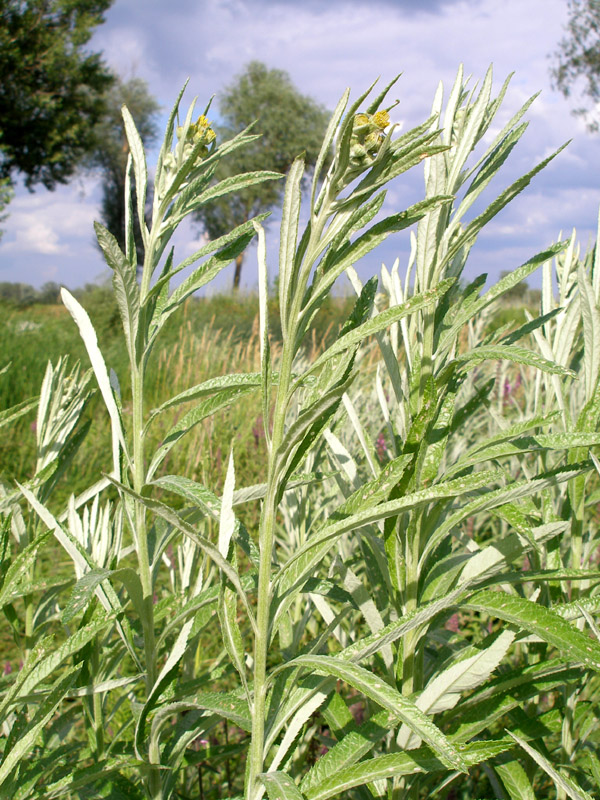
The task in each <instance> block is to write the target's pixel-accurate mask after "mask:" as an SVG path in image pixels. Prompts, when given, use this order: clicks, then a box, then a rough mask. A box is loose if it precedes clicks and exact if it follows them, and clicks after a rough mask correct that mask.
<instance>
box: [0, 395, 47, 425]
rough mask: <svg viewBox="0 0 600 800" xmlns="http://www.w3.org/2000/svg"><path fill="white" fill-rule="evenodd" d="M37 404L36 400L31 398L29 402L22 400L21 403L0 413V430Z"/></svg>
mask: <svg viewBox="0 0 600 800" xmlns="http://www.w3.org/2000/svg"><path fill="white" fill-rule="evenodd" d="M37 404H38V398H37V397H32V398H30V399H29V400H23V402H22V403H17V404H16V405H14V406H11V407H10V408H6V409H5V410H4V411H0V428H2V427H4V425H10V424H12V423H13V422H15V421H16V420H18V419H19V418H20V417H22V416H24V415H25V414H28V413H29V412H30V411H31V410H32V409H34V408H35V407H36V406H37Z"/></svg>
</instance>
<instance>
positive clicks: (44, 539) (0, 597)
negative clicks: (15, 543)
mask: <svg viewBox="0 0 600 800" xmlns="http://www.w3.org/2000/svg"><path fill="white" fill-rule="evenodd" d="M8 530H10V526H7V534H8ZM49 536H50V534H49V533H43V534H41V535H40V536H37V537H36V539H34V541H33V542H31V543H30V544H28V545H27V546H26V547H25V548H24V549H23V550H21V551H20V552H19V553H17V555H16V556H14V558H12V560H11V561H10V563H9V564H8V567H7V569H6V572H4V573H3V574H0V587H1V588H0V608H3V607H4V606H5V605H6V604H7V603H12V602H13V600H15V599H16V598H17V597H22V596H23V595H24V594H28V593H31V592H33V591H36V589H37V588H38V587H37V586H36V585H35V584H33V585H32V583H31V574H30V572H31V569H32V567H33V566H34V564H35V563H36V560H37V558H38V550H39V549H40V547H42V545H46V544H47V543H48V538H49ZM2 561H3V557H0V569H1V567H2Z"/></svg>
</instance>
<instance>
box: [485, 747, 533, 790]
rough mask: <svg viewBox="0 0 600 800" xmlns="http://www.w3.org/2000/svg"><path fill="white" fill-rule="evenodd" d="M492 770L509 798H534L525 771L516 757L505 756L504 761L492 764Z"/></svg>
mask: <svg viewBox="0 0 600 800" xmlns="http://www.w3.org/2000/svg"><path fill="white" fill-rule="evenodd" d="M494 770H495V772H496V774H497V775H498V777H499V778H500V780H501V781H502V783H503V785H504V788H505V789H506V791H507V792H508V794H509V796H510V800H535V794H534V793H533V788H532V786H531V782H530V781H529V778H528V777H527V773H526V772H525V770H524V769H523V767H522V766H521V764H520V763H519V762H518V761H517V760H516V759H514V758H511V759H509V758H508V757H506V760H505V761H500V763H496V764H494Z"/></svg>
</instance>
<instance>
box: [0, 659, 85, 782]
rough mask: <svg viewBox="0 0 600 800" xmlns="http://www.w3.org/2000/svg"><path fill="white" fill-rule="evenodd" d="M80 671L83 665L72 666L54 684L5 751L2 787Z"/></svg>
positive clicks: (1, 768)
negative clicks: (13, 742) (11, 745)
mask: <svg viewBox="0 0 600 800" xmlns="http://www.w3.org/2000/svg"><path fill="white" fill-rule="evenodd" d="M80 671H81V666H80V665H78V666H75V667H71V668H70V669H68V670H67V671H66V672H65V673H64V674H63V675H61V676H60V678H59V679H58V680H57V681H56V683H55V684H54V685H53V687H52V689H51V691H50V694H49V695H48V697H47V698H46V699H45V700H44V701H43V702H42V703H41V704H40V706H39V707H38V709H37V710H36V712H35V714H34V716H33V718H32V719H31V721H30V722H28V723H27V724H26V726H25V729H24V730H23V731H22V732H21V735H20V736H19V738H18V740H17V741H16V742H15V744H14V746H13V747H12V748H11V749H10V751H9V752H7V751H6V750H5V751H4V753H3V754H2V763H1V764H0V787H2V785H3V784H5V782H6V780H7V779H10V778H11V777H12V776H13V775H14V771H15V769H16V767H17V765H18V763H19V761H21V759H22V758H24V757H25V756H26V755H27V754H28V752H29V751H30V750H31V749H32V748H33V746H34V745H35V742H36V740H37V738H38V736H39V734H40V731H41V730H42V728H43V727H44V725H46V723H47V722H48V720H49V719H50V718H51V717H52V715H53V714H54V712H55V711H56V709H57V708H58V706H59V705H60V703H61V702H62V701H63V700H64V698H65V695H66V693H67V691H68V690H69V689H70V687H71V686H72V685H73V683H74V682H75V679H76V678H77V676H78V674H79V672H80Z"/></svg>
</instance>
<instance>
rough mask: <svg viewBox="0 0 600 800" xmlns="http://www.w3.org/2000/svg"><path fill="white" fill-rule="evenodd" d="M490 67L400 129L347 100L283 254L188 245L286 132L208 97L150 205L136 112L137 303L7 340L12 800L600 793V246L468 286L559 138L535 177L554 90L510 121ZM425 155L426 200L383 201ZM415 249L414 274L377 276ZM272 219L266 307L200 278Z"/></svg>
mask: <svg viewBox="0 0 600 800" xmlns="http://www.w3.org/2000/svg"><path fill="white" fill-rule="evenodd" d="M492 87H493V82H492V74H491V70H490V72H488V73H487V75H486V76H485V78H484V79H483V81H482V82H481V84H480V85H479V86H478V87H477V88H476V89H474V90H470V89H468V88H467V86H466V85H465V83H464V79H463V74H462V70H461V71H459V73H458V76H457V79H456V82H455V84H454V86H453V87H451V89H450V91H449V92H448V93H447V95H446V94H445V93H444V90H443V88H442V87H440V90H439V91H438V93H437V95H436V97H435V98H434V101H433V107H432V115H431V117H430V119H428V120H425V121H424V122H423V123H422V125H420V126H418V127H417V128H415V129H413V130H410V131H406V132H400V133H399V132H397V131H395V130H394V127H393V126H392V125H391V124H390V117H389V110H390V108H391V106H389V105H388V106H386V96H387V93H388V91H389V90H390V88H391V85H390V86H388V87H386V88H384V89H383V90H381V91H380V90H379V89H378V88H374V87H371V89H370V90H369V91H368V92H366V93H365V94H363V95H361V96H359V97H358V98H356V99H354V100H350V95H349V93H348V92H347V93H345V95H344V96H343V97H342V99H341V100H340V103H339V105H338V107H337V108H336V110H335V112H334V114H333V117H332V120H331V123H330V126H329V129H328V132H327V134H326V137H325V140H324V142H323V147H322V151H321V156H320V158H319V160H318V162H317V166H316V168H315V170H314V174H312V175H311V176H309V177H310V188H309V191H308V193H307V192H303V191H302V185H303V177H304V163H303V159H302V157H301V156H299V157H298V159H297V160H296V161H295V162H294V164H293V165H292V167H291V169H290V171H289V173H288V175H287V177H286V183H285V194H284V198H283V205H282V213H281V218H282V221H281V225H280V231H279V233H280V245H279V253H278V254H276V253H267V249H266V238H265V233H264V229H263V225H262V223H263V222H264V220H262V219H255V220H250V221H246V222H244V223H243V224H241V225H240V226H238V227H237V228H236V229H234V230H233V231H232V232H231V233H230V234H228V235H226V236H224V237H221V239H219V240H215V241H213V242H208V243H207V244H206V245H205V246H204V247H203V248H202V250H200V251H199V252H198V253H196V254H195V256H194V257H193V258H190V259H186V260H185V261H184V262H181V263H177V262H176V260H175V257H174V254H173V253H172V252H170V251H169V247H168V245H169V240H170V237H171V235H172V233H173V231H174V230H175V228H176V227H177V225H178V224H179V222H180V221H181V220H182V219H184V218H185V217H186V216H187V215H188V214H190V213H193V212H194V210H195V209H197V207H198V206H199V205H201V204H202V203H208V202H210V200H211V199H212V198H215V197H217V196H220V195H224V194H227V193H232V192H237V191H243V189H244V187H246V186H248V185H251V184H252V183H256V182H260V181H267V180H277V179H279V178H278V176H276V175H275V174H273V173H249V174H242V175H237V176H233V177H230V178H227V179H225V180H223V181H221V182H220V183H215V182H214V181H213V180H212V176H213V168H214V166H215V164H216V163H217V162H218V161H219V160H220V159H223V158H227V154H228V152H230V151H231V150H232V149H235V148H239V147H243V146H245V145H247V144H248V143H250V142H252V141H254V137H255V134H254V133H253V132H252V131H245V132H243V133H241V134H239V135H238V136H237V137H235V138H234V139H233V140H231V141H228V142H217V141H215V136H214V133H213V132H212V129H211V127H210V123H209V121H208V118H207V113H208V109H205V111H204V113H203V114H201V115H200V116H199V117H196V114H195V112H194V111H193V107H192V108H190V110H189V111H188V112H187V114H186V115H185V116H184V114H183V112H181V117H178V113H179V111H178V110H179V104H180V102H181V96H180V98H179V100H178V102H177V105H176V106H175V108H174V111H173V114H172V116H171V118H170V121H169V125H168V127H167V131H166V135H165V140H164V144H163V147H162V149H161V152H160V154H159V158H158V163H157V165H156V169H155V172H154V193H153V197H152V219H151V223H150V224H148V225H147V224H146V221H145V209H146V199H147V198H146V193H147V191H148V181H147V173H148V167H147V165H146V160H145V153H144V151H143V147H142V146H141V141H140V139H139V136H138V135H137V132H136V130H135V126H134V124H133V121H132V119H131V117H130V115H129V114H128V112H127V109H124V112H123V114H124V122H125V127H126V131H127V136H128V140H129V146H130V152H131V155H130V165H129V170H128V175H129V179H128V184H127V193H128V198H129V201H128V210H127V215H128V217H127V221H128V225H127V227H128V230H129V235H128V238H127V242H126V244H125V247H124V248H121V247H120V246H119V244H118V242H117V241H116V239H115V238H114V237H113V236H112V235H111V233H110V232H109V231H107V230H106V229H104V228H103V227H102V226H101V225H96V234H97V237H98V242H99V245H100V247H101V248H102V250H103V252H104V255H105V258H106V262H107V264H108V266H109V267H110V268H111V270H112V275H113V285H112V289H111V290H110V292H111V293H107V292H108V290H107V289H106V288H101V287H98V288H96V289H90V290H88V291H87V292H84V293H82V294H80V295H79V296H76V295H75V294H74V293H71V292H69V291H67V290H66V289H63V290H62V292H61V300H62V305H60V306H59V305H52V304H48V305H45V306H41V305H37V306H36V305H32V306H29V307H27V308H19V307H12V308H8V307H7V308H6V314H5V315H4V319H5V322H4V323H3V328H2V331H1V333H0V336H1V337H2V339H1V341H0V346H1V352H2V354H3V359H5V363H3V364H0V368H3V372H2V374H1V375H0V381H1V383H0V392H1V395H0V401H1V404H2V405H1V406H0V407H1V408H3V409H4V410H2V411H0V426H1V427H2V433H3V443H2V455H1V457H0V470H1V478H2V495H1V497H0V514H1V515H2V517H1V519H2V527H1V529H0V532H1V538H0V559H1V560H0V607H1V608H2V611H3V614H4V618H5V622H4V625H3V629H2V630H3V635H2V643H3V644H2V647H3V649H4V650H3V652H4V653H5V654H6V655H5V657H4V659H3V660H4V661H5V664H6V668H5V670H4V675H3V676H2V677H1V678H0V724H1V726H2V728H1V734H2V735H1V736H0V749H1V751H2V760H1V761H0V796H2V797H11V798H16V799H17V800H27V799H28V798H44V800H52V799H53V798H59V797H65V798H87V797H94V798H96V797H106V798H114V799H115V800H117V798H148V799H149V800H166V799H167V798H176V797H179V798H202V799H203V800H204V798H206V800H209V799H210V800H213V798H221V797H229V798H242V797H243V798H244V800H261V798H263V797H264V796H268V798H269V800H328V799H329V798H349V799H350V800H379V799H383V798H387V800H421V799H422V800H425V798H439V799H440V800H459V799H460V800H484V798H485V800H491V799H492V798H499V799H500V800H535V798H544V800H546V798H547V799H548V800H565V798H567V797H569V798H571V799H572V800H590V799H591V798H592V797H594V796H597V794H598V789H599V787H600V753H599V751H598V747H599V736H598V700H599V690H600V686H599V682H598V672H599V671H600V641H599V640H600V629H599V627H598V622H597V618H598V613H599V612H600V594H599V593H598V587H599V585H600V569H599V566H598V559H599V552H600V537H599V534H598V521H599V510H598V509H599V505H598V504H599V502H600V487H599V483H598V476H599V474H600V461H599V460H598V458H597V456H596V452H597V449H598V446H600V433H599V432H598V422H599V419H600V310H599V304H600V256H598V255H597V250H596V248H592V249H591V250H589V251H587V252H583V251H582V250H581V248H580V245H579V243H578V241H577V237H576V234H575V233H573V235H572V237H570V238H569V239H565V240H562V241H557V242H555V243H553V244H550V243H549V245H548V247H547V249H545V250H544V251H543V252H541V253H532V254H531V257H530V258H529V259H528V260H527V261H526V262H525V263H524V264H522V265H520V266H518V267H517V268H516V269H514V270H513V271H511V272H507V273H505V274H504V275H503V276H502V277H501V278H500V279H499V280H498V281H497V282H496V283H495V284H494V285H492V286H487V285H486V280H485V276H481V277H479V278H476V279H475V280H472V281H470V282H469V281H467V280H465V278H464V275H463V273H464V272H465V266H466V265H467V261H468V259H469V254H470V251H471V248H472V246H473V244H474V243H475V241H476V239H477V236H478V235H479V233H480V231H481V230H482V229H483V228H484V227H485V226H486V225H487V224H488V223H489V222H490V221H491V220H493V219H494V217H495V216H496V215H497V214H498V213H499V212H500V211H501V210H502V209H503V208H504V207H505V206H506V205H507V204H508V203H509V202H510V201H511V200H512V199H513V198H514V196H515V195H516V194H518V193H519V192H520V191H522V190H523V189H526V187H527V186H528V184H529V183H530V182H531V181H532V180H534V179H535V175H536V174H537V173H538V172H539V171H540V170H541V169H543V168H544V167H545V166H546V164H547V163H549V162H550V161H551V160H552V159H553V158H554V157H560V153H555V154H552V155H551V156H549V157H548V158H546V159H545V160H544V161H542V162H541V163H539V164H536V165H532V167H531V169H530V171H529V172H528V173H527V174H525V175H524V176H522V177H521V178H519V179H518V180H517V181H516V182H514V183H513V184H511V185H509V186H505V185H504V183H503V181H502V167H503V164H504V162H505V160H506V159H507V158H509V157H510V155H511V153H512V150H513V149H514V148H515V147H516V146H517V144H518V141H519V138H520V137H521V136H522V134H523V132H524V130H525V125H524V123H523V119H524V118H525V115H526V112H527V109H528V107H529V105H530V101H528V102H527V103H525V105H524V106H523V107H522V108H521V109H520V110H519V111H518V112H517V113H516V114H514V115H513V117H512V118H510V119H509V120H508V121H507V122H505V123H504V124H500V122H498V119H497V115H498V112H499V109H500V108H501V105H502V100H503V97H504V93H505V92H506V90H507V87H508V81H507V82H505V83H504V84H503V86H502V87H501V89H500V92H499V94H498V95H497V96H493V93H492ZM378 92H379V93H378ZM196 113H197V112H196ZM194 119H196V121H194ZM176 121H177V124H176ZM331 152H333V157H332V158H330V153H331ZM327 163H330V164H331V166H329V167H328V168H327V169H325V164H327ZM409 169H420V170H423V172H424V178H425V181H424V196H423V198H422V200H420V201H419V202H418V203H416V204H415V205H413V206H411V207H410V208H408V209H405V210H398V211H395V212H394V213H392V214H389V215H388V216H383V214H382V213H381V210H382V206H383V202H384V199H385V187H386V185H387V184H388V183H389V182H390V181H391V180H394V179H397V178H399V177H401V176H402V174H403V173H404V172H406V171H407V170H409ZM498 187H500V188H498ZM484 200H485V202H483V201H484ZM302 208H305V209H306V212H307V213H305V214H304V215H303V214H301V209H302ZM474 208H483V210H482V211H478V212H477V213H473V209H474ZM134 215H137V217H138V221H139V223H140V230H141V231H142V238H143V242H142V244H143V249H144V253H145V257H144V263H143V267H142V269H141V271H139V272H138V269H137V250H136V247H135V242H134V241H133V224H132V218H133V216H134ZM305 218H306V219H308V222H307V224H306V226H304V227H303V226H302V225H301V224H300V220H301V219H305ZM401 233H403V234H404V235H409V236H410V241H411V256H410V259H409V263H408V264H402V265H401V264H400V263H399V262H395V263H394V264H393V265H391V266H385V265H384V266H382V268H381V271H380V273H379V274H378V275H374V276H373V277H372V278H370V279H369V280H367V281H366V282H364V283H363V282H362V281H361V279H360V278H359V274H358V272H357V271H356V269H355V266H356V264H357V263H358V262H359V261H360V260H361V259H363V258H365V257H366V256H368V255H369V254H370V253H372V252H373V251H375V248H376V247H377V245H378V244H380V243H381V242H382V241H384V240H385V239H387V238H388V237H389V236H394V235H397V234H401ZM255 237H256V239H257V244H258V246H257V262H258V263H257V266H256V269H257V275H258V294H257V296H256V297H253V296H248V297H239V296H238V297H235V296H234V297H225V296H217V295H213V296H209V297H207V298H205V299H203V298H199V297H197V295H196V293H197V292H198V291H199V290H200V289H202V288H203V287H205V286H207V285H209V284H210V281H211V280H212V279H213V278H214V277H215V276H216V275H217V274H218V273H219V272H220V271H221V270H222V269H225V268H226V267H227V266H228V265H229V264H231V262H232V261H233V260H234V259H235V258H236V256H237V255H238V254H239V253H240V252H242V251H243V250H244V249H245V248H246V247H247V246H248V244H249V242H250V241H251V240H252V239H254V238H255ZM267 261H268V262H269V264H272V263H273V262H274V261H278V281H277V285H276V288H275V289H272V290H270V289H269V286H268V284H267V275H268V270H267ZM184 270H185V271H186V272H185V273H184ZM180 273H182V274H184V275H185V277H184V280H183V281H182V282H181V281H180V280H179V278H181V275H180ZM343 274H346V276H347V277H348V278H349V279H350V283H351V285H352V287H353V291H354V296H353V297H352V298H351V299H340V298H337V299H336V298H334V297H332V296H331V290H332V287H333V286H334V284H335V282H336V280H337V279H338V277H340V276H341V275H343ZM534 274H538V275H539V280H541V286H542V288H541V291H540V292H539V293H537V295H534V293H530V294H529V296H528V303H527V304H526V305H525V306H517V307H515V305H514V297H515V295H516V296H517V297H518V296H519V293H520V292H521V290H522V287H523V286H524V282H525V281H528V280H531V278H532V276H533V275H534ZM175 276H178V280H177V281H176V282H175V284H174V285H173V278H174V277H175ZM511 298H513V300H511ZM232 320H235V325H233V326H232V322H231V321H232ZM67 354H68V356H69V357H68V359H66V358H65V355H67ZM78 361H79V363H78Z"/></svg>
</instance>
